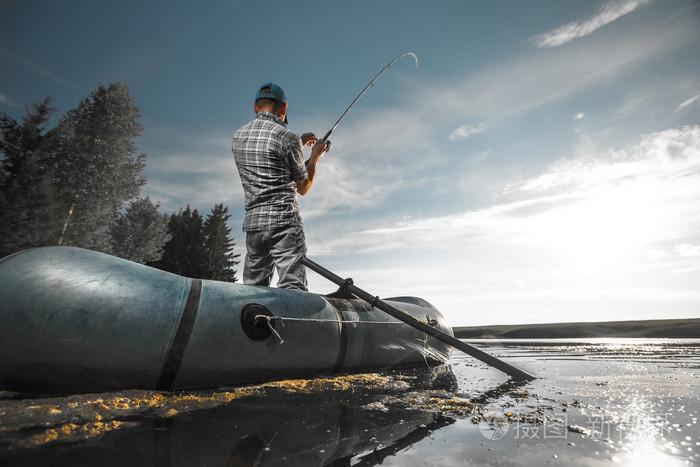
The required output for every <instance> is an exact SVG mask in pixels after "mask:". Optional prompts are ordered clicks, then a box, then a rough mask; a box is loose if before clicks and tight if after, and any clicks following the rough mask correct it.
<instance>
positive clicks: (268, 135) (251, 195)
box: [233, 112, 307, 232]
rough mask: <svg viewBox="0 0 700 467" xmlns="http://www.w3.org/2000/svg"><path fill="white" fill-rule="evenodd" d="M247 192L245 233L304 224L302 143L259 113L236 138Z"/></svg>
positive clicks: (276, 121)
mask: <svg viewBox="0 0 700 467" xmlns="http://www.w3.org/2000/svg"><path fill="white" fill-rule="evenodd" d="M233 156H234V159H235V160H236V167H238V174H239V175H240V176H241V183H242V184H243V191H244V193H245V219H244V220H243V230H244V231H246V232H253V231H260V230H272V229H275V228H279V227H284V226H285V225H288V224H291V223H293V222H301V217H300V215H299V203H298V202H297V197H296V194H297V186H296V182H297V181H301V180H304V179H305V178H306V177H307V172H306V165H305V164H304V155H303V153H302V150H301V140H300V139H299V137H298V136H297V135H295V134H294V133H292V132H291V131H289V130H288V129H287V127H286V125H285V124H284V122H282V120H280V119H279V118H278V117H277V116H275V115H274V114H272V113H270V112H260V113H259V114H258V115H257V116H256V117H255V119H254V120H252V121H250V122H249V123H247V124H245V125H243V126H242V127H241V128H239V129H238V130H236V133H235V134H234V135H233Z"/></svg>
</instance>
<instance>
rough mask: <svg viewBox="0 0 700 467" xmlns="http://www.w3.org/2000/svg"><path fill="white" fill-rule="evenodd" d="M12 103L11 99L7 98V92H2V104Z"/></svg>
mask: <svg viewBox="0 0 700 467" xmlns="http://www.w3.org/2000/svg"><path fill="white" fill-rule="evenodd" d="M9 103H10V100H9V99H8V98H7V96H6V95H5V94H0V104H3V105H7V104H9Z"/></svg>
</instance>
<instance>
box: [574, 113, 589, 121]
mask: <svg viewBox="0 0 700 467" xmlns="http://www.w3.org/2000/svg"><path fill="white" fill-rule="evenodd" d="M585 116H586V114H585V113H584V112H578V113H577V114H576V115H574V120H583V118H584V117H585Z"/></svg>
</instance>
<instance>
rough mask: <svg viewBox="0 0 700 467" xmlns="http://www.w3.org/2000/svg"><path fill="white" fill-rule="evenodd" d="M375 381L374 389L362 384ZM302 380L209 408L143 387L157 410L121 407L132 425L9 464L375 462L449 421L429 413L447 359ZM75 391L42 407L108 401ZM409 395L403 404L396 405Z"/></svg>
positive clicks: (449, 376)
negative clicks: (435, 364)
mask: <svg viewBox="0 0 700 467" xmlns="http://www.w3.org/2000/svg"><path fill="white" fill-rule="evenodd" d="M381 378H383V380H382V381H381V382H382V383H383V384H382V385H381V387H375V388H374V391H373V390H372V387H371V386H367V385H366V384H365V383H368V382H370V381H378V380H379V379H381ZM355 380H357V381H355ZM304 381H305V380H301V381H290V382H289V383H288V384H280V383H270V384H267V385H261V386H260V387H255V389H256V390H255V391H250V390H249V391H248V392H247V395H246V396H244V397H241V398H235V397H228V396H227V397H222V398H220V400H221V404H219V405H218V406H216V407H214V408H209V407H210V404H211V400H212V399H213V398H214V399H215V397H214V396H209V395H208V396H199V397H195V395H194V394H190V395H187V394H181V395H177V396H172V397H171V398H170V399H168V398H167V397H165V398H164V397H163V396H162V395H160V394H144V395H142V396H141V397H140V398H139V400H144V401H146V402H148V401H151V402H153V401H158V403H159V405H158V410H157V413H151V414H150V415H143V413H142V412H140V410H134V411H132V412H130V415H125V414H124V413H122V416H121V417H120V418H121V421H119V422H118V423H127V424H130V425H132V426H131V427H130V428H129V429H125V430H115V431H112V432H109V433H101V434H102V435H103V437H102V438H100V439H99V440H92V441H88V442H85V443H84V444H77V443H72V444H67V443H48V444H45V445H44V446H43V447H40V448H35V449H33V450H27V449H19V450H17V449H16V450H15V454H16V456H14V457H13V458H11V459H8V465H49V464H50V465H55V464H65V465H69V464H70V465H76V464H100V465H126V464H129V465H153V464H157V465H163V466H179V465H183V466H184V465H227V466H247V465H266V466H268V465H270V466H274V465H350V462H351V460H353V459H354V460H353V464H355V463H359V464H360V465H375V464H376V463H380V462H382V461H383V460H384V459H385V458H387V457H389V456H392V455H394V454H396V453H397V452H398V451H400V450H402V449H404V448H406V447H408V446H410V445H411V444H413V443H415V442H417V441H419V440H421V439H423V438H424V437H426V436H428V434H429V433H431V432H433V431H434V430H437V429H440V428H441V427H444V426H447V425H449V424H451V423H453V422H454V419H452V418H450V417H446V416H443V415H440V414H439V412H436V411H435V410H433V409H435V407H437V405H436V404H437V403H436V402H435V401H436V400H444V401H446V403H445V406H446V405H447V404H448V403H449V404H453V403H454V402H453V400H452V399H451V398H450V397H449V395H451V394H453V393H454V391H455V390H456V388H457V385H456V379H455V376H454V374H453V373H452V371H451V369H450V368H449V367H447V366H442V367H439V368H436V369H433V370H432V371H427V370H426V369H425V368H423V369H421V370H419V371H416V370H406V371H402V372H399V373H397V374H394V375H391V376H385V377H380V376H377V377H372V378H370V377H369V376H366V377H360V376H357V375H353V376H348V377H339V378H336V379H328V381H327V382H328V384H327V385H326V386H325V387H324V386H321V385H319V384H315V385H314V390H311V391H309V390H307V386H308V385H306V384H304ZM340 381H342V382H343V383H340ZM354 383H359V384H354ZM400 383H403V384H400ZM339 387H340V388H343V389H342V390H337V389H338V388H339ZM257 389H259V391H258V390H257ZM380 389H381V390H380ZM416 393H420V394H424V395H428V397H426V398H423V399H421V398H418V397H417V396H416ZM222 394H228V393H222ZM158 396H160V397H158ZM80 397H81V398H82V399H79V400H80V401H81V403H78V402H77V400H76V399H75V397H70V398H66V399H65V401H64V403H61V399H60V398H53V399H51V404H50V406H51V407H52V408H53V410H61V411H65V412H67V416H68V417H78V416H82V417H84V418H86V417H87V416H86V414H85V412H84V409H85V407H90V408H92V407H93V406H94V405H95V401H99V404H102V405H104V403H105V401H109V400H110V399H109V397H107V395H99V397H98V398H96V397H95V396H90V395H86V396H80ZM122 399H123V400H126V398H123V397H122ZM132 399H134V400H135V399H136V398H135V397H132ZM183 400H184V401H185V402H186V403H185V405H183ZM409 400H410V401H411V402H412V405H411V406H410V407H409V406H407V405H405V404H406V403H407V401H409ZM164 401H165V402H164ZM168 401H170V405H168V404H169V403H168ZM417 401H421V402H417ZM132 402H133V401H132ZM108 403H109V402H108ZM202 403H203V404H204V405H202V406H201V407H198V406H197V405H198V404H202ZM421 403H422V404H424V406H422V405H421ZM32 404H33V405H29V406H26V405H25V406H23V410H25V411H26V410H27V409H28V410H29V411H31V410H32V407H36V408H41V407H42V402H41V401H36V402H33V403H32ZM399 405H400V406H401V410H396V407H397V406H399ZM132 406H134V407H135V406H136V404H135V403H134V404H132ZM173 407H177V411H175V409H174V408H173ZM389 407H392V408H394V410H390V409H389ZM197 408H199V409H203V410H196V409H197ZM193 409H194V410H193ZM71 410H73V412H71ZM91 413H92V412H91ZM168 414H173V415H175V416H168ZM97 417H98V418H101V416H100V415H99V414H97ZM111 422H116V421H111ZM111 422H110V423H111ZM136 422H138V423H136ZM25 423H26V422H25ZM87 424H88V423H85V424H82V425H80V426H84V425H87ZM63 426H65V425H63ZM30 439H31V438H30ZM49 441H51V440H49ZM18 444H19V445H20V446H22V445H26V443H25V444H22V443H18ZM0 459H1V458H0Z"/></svg>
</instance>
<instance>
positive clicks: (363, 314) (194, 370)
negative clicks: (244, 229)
mask: <svg viewBox="0 0 700 467" xmlns="http://www.w3.org/2000/svg"><path fill="white" fill-rule="evenodd" d="M384 301H385V302H386V303H389V304H391V305H392V306H394V307H396V308H398V309H400V310H401V311H403V312H405V313H408V314H410V315H411V316H413V317H415V318H416V319H419V320H425V321H426V322H429V323H431V326H433V327H435V328H436V329H438V330H440V331H442V332H444V333H447V334H449V335H453V334H452V329H451V327H450V326H449V325H448V324H447V322H446V321H445V319H444V318H443V316H442V315H441V314H440V313H439V312H438V311H437V310H436V309H435V308H434V307H433V306H431V305H430V304H429V303H427V302H425V301H424V300H421V299H419V298H415V297H397V298H390V299H386V300H384ZM449 353H450V347H449V346H448V345H446V344H444V343H442V342H440V341H438V340H436V339H434V338H432V337H430V336H428V335H426V334H425V333H423V332H421V331H418V330H416V329H414V328H412V327H410V326H407V325H405V324H404V323H402V322H400V321H398V320H397V319H395V318H392V317H391V316H388V315H386V314H385V313H383V312H382V311H380V310H378V309H376V308H374V307H372V306H371V305H370V304H367V303H365V302H362V301H361V300H358V299H353V298H337V297H336V298H334V297H332V296H323V295H318V294H314V293H307V292H300V291H292V290H283V289H277V288H269V287H255V286H246V285H239V284H235V283H227V282H218V281H209V280H200V279H190V278H186V277H182V276H178V275H175V274H171V273H168V272H164V271H161V270H159V269H155V268H152V267H148V266H144V265H142V264H138V263H134V262H131V261H127V260H124V259H121V258H117V257H114V256H110V255H107V254H104V253H98V252H95V251H91V250H85V249H81V248H74V247H42V248H35V249H31V250H25V251H21V252H18V253H15V254H14V255H10V256H8V257H5V258H3V259H1V260H0V388H2V389H10V390H18V391H29V392H54V391H78V392H87V391H108V390H117V389H128V388H140V389H159V390H174V389H194V388H215V387H222V386H230V385H239V384H245V383H253V382H261V381H268V380H275V379H282V378H295V377H309V376H313V375H318V374H332V373H353V372H364V371H374V370H385V369H391V368H398V367H409V366H418V365H433V364H439V363H443V362H445V361H446V360H447V359H448V357H449Z"/></svg>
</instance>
